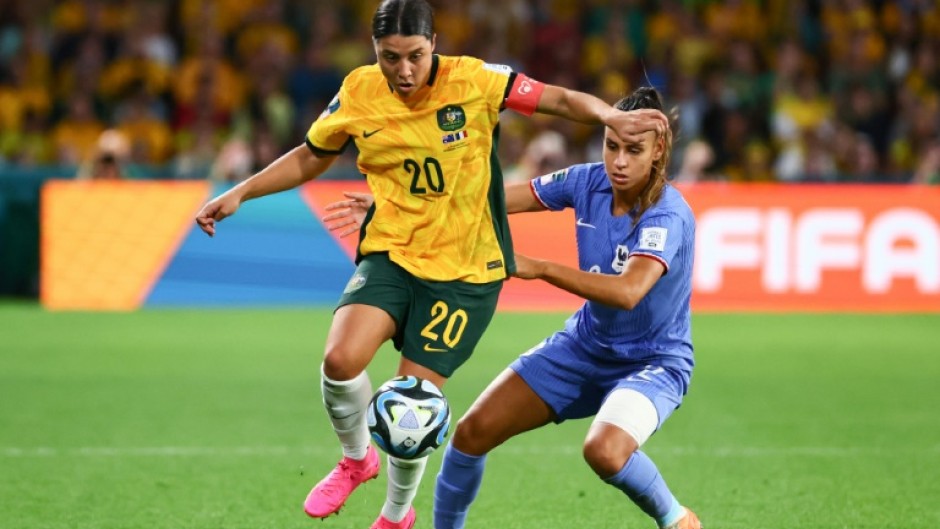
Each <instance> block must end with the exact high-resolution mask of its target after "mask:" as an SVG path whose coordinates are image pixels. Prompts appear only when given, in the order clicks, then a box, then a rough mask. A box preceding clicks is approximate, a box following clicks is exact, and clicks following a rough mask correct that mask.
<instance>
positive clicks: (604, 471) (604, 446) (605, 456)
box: [582, 430, 636, 478]
mask: <svg viewBox="0 0 940 529" xmlns="http://www.w3.org/2000/svg"><path fill="white" fill-rule="evenodd" d="M635 450H636V443H624V442H622V439H618V438H615V437H614V436H610V435H602V434H595V432H594V431H593V430H592V432H591V434H588V437H587V439H585V440H584V447H583V449H582V454H583V455H584V460H585V461H586V462H587V464H588V466H590V467H591V469H592V470H593V471H594V473H595V474H597V475H598V476H599V477H601V478H609V477H610V476H613V475H614V474H616V473H617V472H620V469H621V468H623V466H624V465H625V464H627V461H628V460H629V459H630V456H631V455H633V452H634V451H635Z"/></svg>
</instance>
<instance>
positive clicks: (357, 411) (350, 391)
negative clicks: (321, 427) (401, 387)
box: [320, 365, 372, 460]
mask: <svg viewBox="0 0 940 529" xmlns="http://www.w3.org/2000/svg"><path fill="white" fill-rule="evenodd" d="M320 389H321V390H322V392H323V405H324V406H325V407H326V413H327V415H329V417H330V422H331V423H333V431H334V432H336V437H338V438H339V442H340V443H341V444H342V445H343V455H345V456H346V457H350V458H352V459H358V460H362V459H364V458H365V457H366V453H367V451H368V449H369V442H370V437H369V428H368V427H367V426H366V408H367V407H368V406H369V400H371V399H372V382H370V381H369V375H368V374H367V373H366V372H365V371H363V372H362V373H359V375H357V376H356V377H355V378H353V379H352V380H332V379H330V378H329V377H327V376H326V374H324V373H323V366H322V365H321V366H320Z"/></svg>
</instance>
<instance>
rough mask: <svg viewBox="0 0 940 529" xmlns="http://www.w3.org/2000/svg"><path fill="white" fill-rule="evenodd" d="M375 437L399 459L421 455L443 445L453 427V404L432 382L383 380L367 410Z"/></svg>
mask: <svg viewBox="0 0 940 529" xmlns="http://www.w3.org/2000/svg"><path fill="white" fill-rule="evenodd" d="M366 421H367V423H368V425H369V432H370V433H371V434H372V440H373V441H375V444H376V445H378V447H379V448H381V449H382V450H383V451H384V452H385V453H387V454H389V455H390V456H393V457H397V458H399V459H418V458H421V457H424V456H426V455H428V454H430V453H431V452H433V451H434V450H436V449H437V447H439V446H441V444H442V443H443V442H444V438H445V437H447V432H448V430H449V429H450V406H449V405H448V404H447V399H446V398H444V394H443V393H441V390H440V389H438V387H437V386H435V385H434V384H433V383H431V382H430V381H428V380H424V379H421V378H418V377H413V376H399V377H395V378H393V379H391V380H389V381H388V382H386V383H384V384H382V386H380V387H379V389H378V391H376V392H375V395H373V396H372V400H371V401H370V402H369V409H368V411H367V413H366Z"/></svg>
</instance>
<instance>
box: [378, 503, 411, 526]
mask: <svg viewBox="0 0 940 529" xmlns="http://www.w3.org/2000/svg"><path fill="white" fill-rule="evenodd" d="M415 518H417V515H416V514H415V508H414V507H412V508H410V509H408V514H406V515H405V517H404V518H402V519H401V521H400V522H390V521H389V520H388V518H386V517H384V516H382V515H381V514H380V515H379V517H378V518H377V519H376V520H375V523H374V524H372V527H371V529H411V528H412V527H414V526H415Z"/></svg>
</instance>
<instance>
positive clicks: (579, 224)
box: [575, 218, 597, 230]
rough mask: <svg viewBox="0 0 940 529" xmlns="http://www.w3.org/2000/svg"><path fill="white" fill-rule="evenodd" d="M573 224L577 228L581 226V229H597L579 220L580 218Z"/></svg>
mask: <svg viewBox="0 0 940 529" xmlns="http://www.w3.org/2000/svg"><path fill="white" fill-rule="evenodd" d="M575 224H577V225H578V226H581V227H583V228H593V229H595V230H596V229H597V226H595V225H593V224H588V223H587V222H584V220H583V219H580V218H579V219H578V220H577V221H575Z"/></svg>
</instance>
